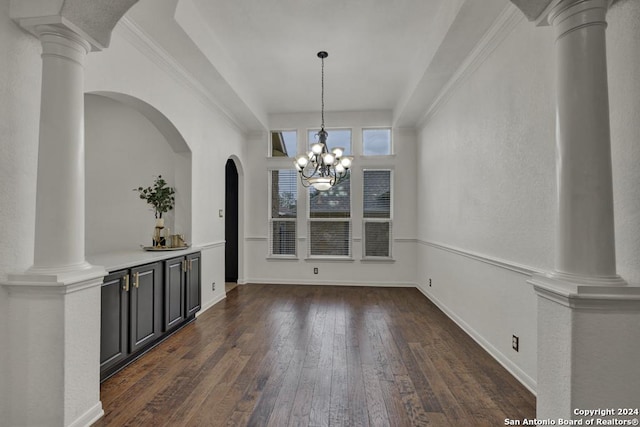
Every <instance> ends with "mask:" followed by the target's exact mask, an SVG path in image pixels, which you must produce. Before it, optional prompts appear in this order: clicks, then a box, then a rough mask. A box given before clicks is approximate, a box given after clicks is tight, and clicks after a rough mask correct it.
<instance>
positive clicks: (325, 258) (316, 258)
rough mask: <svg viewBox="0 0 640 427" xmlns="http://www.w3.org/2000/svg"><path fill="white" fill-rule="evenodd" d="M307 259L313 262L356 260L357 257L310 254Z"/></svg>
mask: <svg viewBox="0 0 640 427" xmlns="http://www.w3.org/2000/svg"><path fill="white" fill-rule="evenodd" d="M304 260H305V261H313V262H354V261H355V259H353V258H351V257H332V256H310V257H308V258H305V259H304Z"/></svg>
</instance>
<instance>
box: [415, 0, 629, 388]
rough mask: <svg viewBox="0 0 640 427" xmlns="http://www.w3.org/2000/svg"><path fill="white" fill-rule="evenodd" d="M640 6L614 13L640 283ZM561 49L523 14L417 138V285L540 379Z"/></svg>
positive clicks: (622, 138) (614, 98) (616, 123)
mask: <svg viewBox="0 0 640 427" xmlns="http://www.w3.org/2000/svg"><path fill="white" fill-rule="evenodd" d="M639 16H640V4H639V3H638V2H634V1H622V2H618V3H617V4H615V5H614V6H613V9H612V10H611V11H610V13H609V19H608V20H609V29H608V49H609V61H610V63H609V69H610V82H611V96H610V100H611V102H610V103H611V116H612V141H613V154H614V160H613V163H614V186H615V191H614V192H615V202H616V221H617V223H616V237H617V250H618V266H619V272H620V273H621V274H622V275H623V276H624V277H625V278H626V279H627V280H629V281H630V282H632V283H638V281H639V280H640V265H638V263H637V260H638V256H639V255H640V226H639V225H638V224H640V222H639V221H638V219H639V215H640V214H638V212H639V208H640V200H639V199H638V197H637V194H638V193H637V188H638V187H639V185H640V173H639V172H638V170H637V167H636V165H637V164H638V161H640V158H639V156H640V147H639V146H638V144H637V139H638V137H637V136H638V135H639V134H640V124H639V123H640V121H639V120H638V119H639V118H640V117H639V114H640V85H639V84H638V82H637V79H636V78H635V77H633V76H634V75H635V72H634V71H633V70H636V71H637V69H638V66H639V64H640V53H639V52H638V45H637V41H638V40H639V39H640V38H639V34H640V29H639V28H640V27H639V24H638V23H639V19H638V18H639ZM553 49H554V39H553V34H552V29H551V28H549V27H536V26H534V25H532V24H531V23H528V22H526V21H525V20H524V19H520V21H519V22H518V23H517V25H515V28H514V29H513V30H512V31H511V32H510V33H509V34H508V35H507V36H506V38H504V39H503V40H502V41H501V42H500V43H499V44H498V45H497V46H496V47H495V50H493V51H491V50H489V52H490V53H489V54H488V57H486V58H485V59H484V62H481V63H480V65H479V66H478V68H477V69H476V70H475V71H474V72H472V73H471V74H470V75H469V76H468V77H467V78H466V79H463V80H462V81H461V82H459V84H458V85H457V86H454V89H453V91H452V92H451V93H449V94H448V97H446V98H445V99H446V102H444V103H443V104H442V105H440V106H439V108H438V109H437V110H436V111H435V112H434V113H433V114H431V115H430V116H429V117H428V119H427V120H426V122H425V123H424V124H423V126H422V128H421V130H420V134H419V142H418V162H419V166H418V193H417V194H418V217H419V224H418V239H419V241H420V243H421V244H420V245H419V251H418V262H417V265H418V270H417V271H418V281H419V283H420V287H421V289H422V290H423V292H425V293H426V294H427V295H429V296H430V298H432V299H433V300H434V301H435V302H436V303H438V304H439V305H440V306H441V307H442V308H443V309H444V310H445V311H446V312H447V313H448V314H449V315H450V316H451V317H452V318H453V319H454V320H456V321H457V322H458V323H459V324H460V325H461V326H463V327H464V328H465V329H466V330H467V331H468V332H469V333H470V334H471V335H472V336H474V337H475V338H476V340H478V341H479V342H480V343H481V344H482V345H483V346H485V348H487V349H488V350H489V351H490V352H491V353H492V354H493V355H494V357H496V358H497V359H498V360H500V361H501V362H502V363H503V364H504V365H505V366H506V367H507V368H508V369H510V370H511V371H512V372H513V373H514V374H516V376H517V377H518V378H519V379H520V380H521V381H522V382H524V383H525V384H527V385H528V386H529V387H530V388H532V389H533V388H535V381H536V370H537V363H536V356H537V355H536V352H537V346H536V336H537V331H536V315H537V314H536V297H535V293H534V291H533V290H532V289H531V286H530V285H528V284H527V283H526V279H527V278H528V276H529V274H531V273H532V272H538V271H550V270H553V267H554V240H555V234H554V229H555V227H554V221H555V209H556V203H555V197H556V185H555V155H556V154H555V135H554V132H555V88H554V63H555V59H554V56H553V55H554V50H553ZM429 278H431V279H432V286H431V287H429V286H428V279H429ZM512 334H515V335H518V336H519V337H520V352H518V353H516V352H515V351H513V350H512V349H511V336H512Z"/></svg>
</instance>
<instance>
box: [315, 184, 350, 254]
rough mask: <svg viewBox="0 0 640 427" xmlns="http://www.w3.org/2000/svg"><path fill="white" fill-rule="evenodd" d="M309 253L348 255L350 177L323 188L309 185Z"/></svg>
mask: <svg viewBox="0 0 640 427" xmlns="http://www.w3.org/2000/svg"><path fill="white" fill-rule="evenodd" d="M308 231H309V236H308V237H309V238H308V242H309V256H328V257H330V256H335V257H349V256H351V180H350V177H347V178H346V179H345V180H344V181H342V182H341V183H340V184H338V185H336V186H334V187H333V188H330V189H329V190H327V191H318V190H316V189H315V188H313V187H310V188H309V226H308Z"/></svg>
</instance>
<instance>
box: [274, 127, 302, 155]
mask: <svg viewBox="0 0 640 427" xmlns="http://www.w3.org/2000/svg"><path fill="white" fill-rule="evenodd" d="M297 144H298V137H297V132H296V131H295V130H289V131H272V132H271V157H295V156H296V153H297V151H298V150H297V149H296V146H297Z"/></svg>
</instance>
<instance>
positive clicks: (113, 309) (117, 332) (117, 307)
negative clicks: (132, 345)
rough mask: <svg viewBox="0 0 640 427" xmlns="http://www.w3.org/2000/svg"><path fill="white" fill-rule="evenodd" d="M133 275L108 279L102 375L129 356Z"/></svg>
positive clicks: (115, 274) (104, 288)
mask: <svg viewBox="0 0 640 427" xmlns="http://www.w3.org/2000/svg"><path fill="white" fill-rule="evenodd" d="M128 273H129V271H128V270H122V271H116V272H113V273H111V274H109V275H108V276H107V277H105V278H104V281H103V283H102V288H101V298H102V299H101V303H100V306H101V309H100V372H104V371H105V370H106V369H108V368H110V367H111V366H113V365H115V364H117V363H118V362H120V361H121V360H123V359H124V358H125V357H127V355H128V353H129V352H128V350H127V326H128V322H129V313H128V311H129V310H128V306H129V292H128V287H129V275H128Z"/></svg>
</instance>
